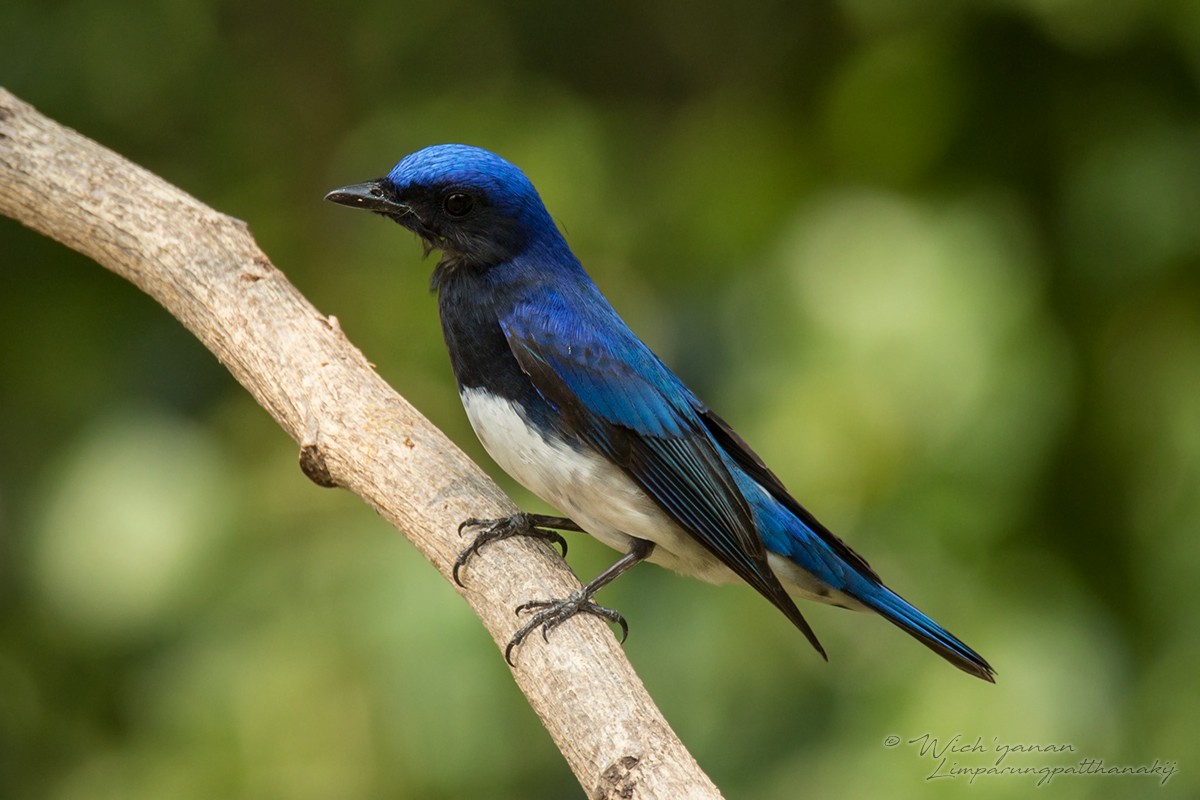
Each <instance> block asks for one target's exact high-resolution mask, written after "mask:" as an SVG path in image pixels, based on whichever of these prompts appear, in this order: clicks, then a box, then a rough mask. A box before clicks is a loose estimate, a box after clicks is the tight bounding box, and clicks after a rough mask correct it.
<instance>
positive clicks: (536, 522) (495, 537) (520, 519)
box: [451, 514, 577, 586]
mask: <svg viewBox="0 0 1200 800" xmlns="http://www.w3.org/2000/svg"><path fill="white" fill-rule="evenodd" d="M561 523H567V525H568V527H567V529H568V530H576V529H577V528H571V527H569V526H571V525H574V523H572V522H571V521H570V520H568V519H564V518H562V517H544V516H541V515H538V514H514V515H513V516H511V517H503V518H501V519H476V518H475V517H471V518H469V519H465V520H463V521H462V524H460V525H459V526H458V535H459V536H462V533H463V531H464V530H465V529H467V528H480V529H481V530H480V531H479V533H478V534H476V536H475V541H473V542H471V544H470V545H469V546H467V548H466V549H464V550H463V551H462V552H461V553H459V554H458V558H456V559H454V570H453V572H452V573H451V574H452V575H453V577H454V582H455V583H457V584H458V585H459V586H462V585H463V582H462V579H461V578H460V577H459V575H458V573H459V570H461V569H462V568H463V565H465V564H466V563H467V561H469V560H470V559H471V556H473V555H477V554H478V553H479V551H480V550H481V549H482V548H483V546H484V545H486V544H491V543H492V542H499V541H502V540H504V539H510V538H512V537H513V536H527V537H529V538H531V539H541V540H543V541H546V542H550V543H552V544H557V545H558V546H559V547H560V548H561V549H562V554H563V556H566V554H567V540H566V539H564V538H563V537H562V534H560V533H558V532H557V531H552V530H549V528H546V527H542V526H544V525H556V524H561Z"/></svg>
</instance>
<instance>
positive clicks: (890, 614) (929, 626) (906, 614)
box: [847, 581, 996, 683]
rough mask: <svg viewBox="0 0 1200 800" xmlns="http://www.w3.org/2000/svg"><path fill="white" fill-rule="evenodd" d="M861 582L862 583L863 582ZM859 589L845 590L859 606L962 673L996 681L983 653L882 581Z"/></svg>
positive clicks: (993, 671) (994, 673)
mask: <svg viewBox="0 0 1200 800" xmlns="http://www.w3.org/2000/svg"><path fill="white" fill-rule="evenodd" d="M863 583H864V584H866V582H865V581H863ZM862 588H863V591H858V592H856V591H847V594H850V595H852V596H853V597H854V598H855V599H856V600H858V601H859V602H861V603H862V604H863V605H865V606H867V607H868V608H870V609H872V610H873V611H875V612H876V613H878V614H879V615H880V616H881V617H883V618H884V619H886V620H887V621H888V622H890V623H892V624H893V625H895V626H896V627H897V628H899V629H900V630H902V631H904V632H905V633H907V634H909V635H910V636H912V637H913V638H914V639H916V640H917V641H919V642H920V643H921V644H923V645H925V646H926V647H928V648H929V649H930V650H932V651H933V652H935V653H937V654H938V655H939V656H941V657H942V658H944V659H946V660H947V661H949V662H950V663H951V664H953V665H954V666H956V667H958V668H959V669H961V670H962V671H963V672H966V673H969V674H971V675H974V676H975V677H977V678H982V679H983V680H985V681H987V682H989V683H995V682H996V677H995V676H996V671H995V670H994V669H992V665H991V664H989V663H988V662H987V661H986V660H985V659H984V658H983V656H981V655H979V653H976V652H975V651H974V650H972V649H971V648H970V647H968V646H967V645H966V644H964V643H963V642H962V640H960V639H959V638H958V637H957V636H955V635H954V634H952V633H950V631H948V630H946V629H945V628H943V627H942V626H941V625H938V624H937V623H936V622H934V621H933V620H932V619H930V618H929V617H927V616H926V615H925V614H924V613H922V612H921V611H920V610H919V609H918V608H917V607H916V606H914V605H912V604H911V603H909V602H908V601H907V600H905V599H904V598H903V597H901V596H900V595H898V594H896V593H895V592H893V591H892V590H891V589H889V588H887V587H886V586H884V585H883V584H873V585H872V584H867V585H864V586H863V587H862Z"/></svg>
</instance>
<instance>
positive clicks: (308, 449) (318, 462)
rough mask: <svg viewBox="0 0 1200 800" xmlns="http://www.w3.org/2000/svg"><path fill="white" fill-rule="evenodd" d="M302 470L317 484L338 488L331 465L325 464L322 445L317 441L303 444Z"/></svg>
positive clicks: (327, 487)
mask: <svg viewBox="0 0 1200 800" xmlns="http://www.w3.org/2000/svg"><path fill="white" fill-rule="evenodd" d="M300 471H301V472H303V473H304V474H305V475H306V476H308V479H309V480H310V481H312V482H313V483H315V484H316V485H317V486H323V487H325V488H326V489H336V488H337V485H338V483H337V481H335V480H334V479H333V476H332V475H330V474H329V467H328V466H327V465H326V464H325V454H324V453H323V452H321V447H320V445H318V444H316V443H310V444H305V445H303V446H301V448H300Z"/></svg>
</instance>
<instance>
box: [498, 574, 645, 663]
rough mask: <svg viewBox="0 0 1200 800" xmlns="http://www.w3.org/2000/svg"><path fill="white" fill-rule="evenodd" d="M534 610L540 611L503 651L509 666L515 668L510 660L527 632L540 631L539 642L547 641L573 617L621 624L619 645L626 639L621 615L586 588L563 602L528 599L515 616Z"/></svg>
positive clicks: (518, 608)
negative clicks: (552, 632)
mask: <svg viewBox="0 0 1200 800" xmlns="http://www.w3.org/2000/svg"><path fill="white" fill-rule="evenodd" d="M535 609H541V610H540V611H538V612H537V613H536V614H534V615H533V617H532V618H531V619H530V620H529V621H528V622H526V623H525V624H524V625H522V626H521V628H520V630H518V631H517V632H516V633H514V634H513V637H512V639H510V640H509V642H508V646H507V647H505V648H504V660H505V661H507V662H508V665H509V666H510V667H515V666H516V664H514V663H513V660H512V652H513V650H514V649H515V648H516V647H518V646H519V645H520V644H521V643H522V642H524V641H525V638H526V637H527V636H529V634H530V633H532V632H533V631H535V630H537V629H538V628H541V629H542V639H544V640H545V641H547V642H549V641H550V631H551V630H552V629H554V628H557V627H558V626H559V625H561V624H563V623H564V622H566V621H567V620H569V619H570V618H571V617H573V616H575V615H576V614H591V615H592V616H595V617H600V618H601V619H604V620H607V621H609V622H611V623H613V624H614V625H620V626H621V642H622V643H624V642H625V639H626V638H627V637H628V636H629V623H627V622H626V621H625V617H623V616H621V612H620V611H617V610H615V609H612V608H606V607H605V606H602V605H600V604H598V603H596V602H594V601H593V600H592V596H591V593H590V592H588V590H587V589H586V588H585V589H581V590H579V591H578V592H575V593H574V594H572V595H571V596H570V597H567V598H564V599H562V600H531V601H530V602H528V603H522V604H521V605H519V606H517V609H516V613H517V614H520V613H521V612H523V611H533V610H535Z"/></svg>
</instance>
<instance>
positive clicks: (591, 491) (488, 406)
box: [461, 389, 737, 583]
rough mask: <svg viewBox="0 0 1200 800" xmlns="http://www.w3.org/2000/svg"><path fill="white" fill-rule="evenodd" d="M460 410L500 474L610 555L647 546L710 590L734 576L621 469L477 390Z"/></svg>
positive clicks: (660, 561) (470, 391)
mask: <svg viewBox="0 0 1200 800" xmlns="http://www.w3.org/2000/svg"><path fill="white" fill-rule="evenodd" d="M461 397H462V403H463V408H465V409H466V411H467V418H468V419H469V420H470V421H471V427H472V428H474V429H475V435H476V436H478V437H479V441H480V442H481V443H482V444H483V447H484V449H485V450H487V452H488V455H490V456H491V457H492V459H493V460H495V462H496V463H497V464H499V465H500V467H501V469H503V470H504V471H505V472H507V473H508V474H509V475H511V476H512V477H513V478H514V479H515V480H516V481H517V482H518V483H520V484H521V485H522V486H524V487H525V488H526V489H528V490H529V491H531V492H533V493H534V494H535V495H537V496H538V497H540V498H541V499H542V500H545V501H546V502H547V503H549V504H550V505H552V506H554V507H555V508H557V509H558V510H559V511H561V512H562V513H563V514H565V515H566V516H568V517H570V518H571V519H573V520H574V521H575V522H577V523H578V524H579V526H580V527H581V528H583V529H584V530H585V531H587V532H588V533H590V534H591V535H592V536H595V537H596V538H597V539H599V540H600V541H602V542H604V543H605V544H606V545H608V546H609V547H612V548H614V549H616V550H619V551H621V552H622V553H624V552H628V550H629V540H630V538H631V537H635V538H638V539H646V540H649V541H651V542H654V543H655V545H656V547H655V548H654V552H653V554H651V556H650V559H649V560H650V561H652V562H654V563H656V564H660V565H662V566H664V567H667V568H669V569H673V570H675V571H676V572H680V573H683V574H685V575H691V576H694V577H697V578H700V579H702V580H706V581H710V582H712V583H723V582H726V581H732V580H736V579H737V578H736V576H735V575H734V573H733V572H732V571H731V570H730V569H729V568H728V567H726V566H725V565H724V564H722V563H721V562H720V561H719V560H718V559H717V558H716V557H714V556H713V555H712V554H711V553H709V552H708V551H707V550H705V549H704V547H702V546H701V545H699V544H697V543H696V541H695V540H694V539H692V537H690V536H688V535H687V534H686V533H685V532H684V531H683V530H682V529H681V528H680V527H679V526H677V525H676V524H675V523H674V522H672V521H671V519H670V517H668V516H667V515H666V514H665V513H663V511H662V510H661V509H660V508H659V507H658V506H657V505H655V504H654V501H652V500H651V499H650V498H649V497H648V496H647V495H646V493H645V492H643V491H642V490H641V489H640V488H639V487H638V486H637V484H635V483H634V482H633V481H632V480H631V479H630V478H629V477H628V476H627V475H626V474H625V473H624V472H622V471H621V469H620V468H619V467H617V466H615V465H614V464H612V463H611V462H610V461H608V460H607V459H606V458H604V457H603V456H601V455H599V454H598V453H595V452H588V451H582V452H581V451H577V450H574V449H573V448H571V447H569V446H567V445H566V444H564V443H561V442H553V441H550V440H547V439H546V438H545V437H543V436H541V435H540V434H539V433H537V432H536V431H535V430H533V429H532V428H531V427H530V426H529V425H528V424H527V423H526V421H525V418H524V417H523V416H522V414H521V412H520V411H519V410H518V407H517V406H516V405H515V404H513V403H512V402H511V401H509V400H505V399H503V398H499V397H496V396H495V395H493V394H491V393H490V392H487V391H485V390H482V389H466V390H464V391H463V393H462V395H461Z"/></svg>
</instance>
